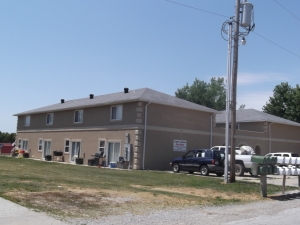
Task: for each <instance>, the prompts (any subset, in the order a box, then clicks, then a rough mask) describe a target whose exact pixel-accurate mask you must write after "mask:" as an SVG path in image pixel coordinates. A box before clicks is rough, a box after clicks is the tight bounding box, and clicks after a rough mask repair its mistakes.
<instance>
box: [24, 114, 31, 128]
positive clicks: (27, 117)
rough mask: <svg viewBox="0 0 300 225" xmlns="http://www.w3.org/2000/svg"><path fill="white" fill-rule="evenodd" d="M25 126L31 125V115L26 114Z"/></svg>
mask: <svg viewBox="0 0 300 225" xmlns="http://www.w3.org/2000/svg"><path fill="white" fill-rule="evenodd" d="M24 125H25V126H29V125H30V116H25V122H24Z"/></svg>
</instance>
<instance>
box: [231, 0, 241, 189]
mask: <svg viewBox="0 0 300 225" xmlns="http://www.w3.org/2000/svg"><path fill="white" fill-rule="evenodd" d="M240 7H241V6H240V0H236V10H235V18H234V19H235V23H234V24H235V29H234V32H235V33H234V39H233V43H234V47H233V68H232V92H231V105H230V108H231V129H230V139H231V140H230V143H231V144H230V146H231V154H230V183H233V182H235V130H236V129H235V125H236V88H237V71H238V56H239V53H238V51H239V27H240V24H239V21H240Z"/></svg>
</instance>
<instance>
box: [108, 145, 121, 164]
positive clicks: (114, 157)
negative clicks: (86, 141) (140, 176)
mask: <svg viewBox="0 0 300 225" xmlns="http://www.w3.org/2000/svg"><path fill="white" fill-rule="evenodd" d="M120 153H121V143H119V142H109V143H108V164H109V163H111V162H117V161H119V157H120Z"/></svg>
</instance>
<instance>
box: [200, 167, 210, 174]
mask: <svg viewBox="0 0 300 225" xmlns="http://www.w3.org/2000/svg"><path fill="white" fill-rule="evenodd" d="M200 173H201V175H203V176H208V174H209V171H208V167H207V166H205V165H203V166H201V167H200Z"/></svg>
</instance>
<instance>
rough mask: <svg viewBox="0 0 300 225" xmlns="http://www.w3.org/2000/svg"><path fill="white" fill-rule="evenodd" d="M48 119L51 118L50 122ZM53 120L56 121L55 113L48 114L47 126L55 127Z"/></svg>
mask: <svg viewBox="0 0 300 225" xmlns="http://www.w3.org/2000/svg"><path fill="white" fill-rule="evenodd" d="M48 118H50V120H49V119H48ZM53 120H54V114H53V113H47V115H46V125H53Z"/></svg>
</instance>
